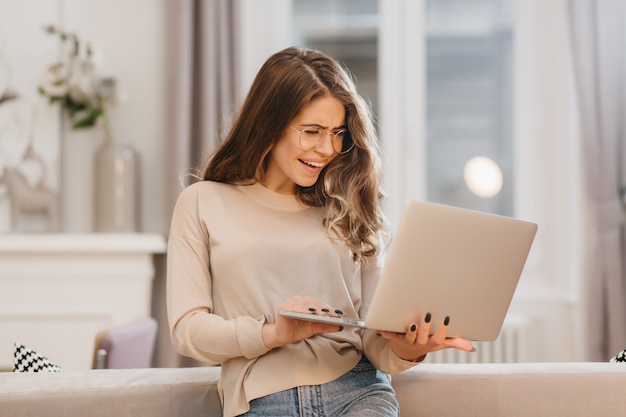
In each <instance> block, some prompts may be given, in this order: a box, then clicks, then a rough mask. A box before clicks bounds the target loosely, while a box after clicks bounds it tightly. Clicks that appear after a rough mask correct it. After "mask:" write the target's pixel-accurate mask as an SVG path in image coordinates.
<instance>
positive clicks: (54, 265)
mask: <svg viewBox="0 0 626 417" xmlns="http://www.w3.org/2000/svg"><path fill="white" fill-rule="evenodd" d="M165 251H166V242H165V238H164V237H163V236H162V235H159V234H143V233H130V234H108V233H94V234H68V233H62V234H4V235H0V370H1V369H11V368H12V366H13V345H14V343H15V342H21V343H23V344H25V345H27V346H28V347H30V348H32V349H34V350H36V351H37V352H39V353H41V354H43V355H44V356H46V357H48V359H50V360H52V361H53V362H55V363H57V364H58V365H59V366H61V367H62V368H64V369H72V370H80V369H89V368H90V367H91V361H92V355H93V349H94V342H95V337H96V335H97V333H98V332H99V331H100V330H102V329H104V328H106V327H109V326H114V325H118V324H124V323H128V322H131V321H133V320H135V319H137V318H139V317H144V316H149V315H150V313H151V299H152V282H153V279H154V272H155V270H154V255H156V254H163V253H165Z"/></svg>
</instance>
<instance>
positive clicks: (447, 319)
mask: <svg viewBox="0 0 626 417" xmlns="http://www.w3.org/2000/svg"><path fill="white" fill-rule="evenodd" d="M448 324H450V317H449V316H446V318H445V319H443V325H444V326H447V325H448Z"/></svg>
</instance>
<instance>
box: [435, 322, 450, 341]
mask: <svg viewBox="0 0 626 417" xmlns="http://www.w3.org/2000/svg"><path fill="white" fill-rule="evenodd" d="M448 326H450V317H449V316H446V317H445V318H444V319H443V321H442V322H441V325H440V326H439V328H438V329H437V331H436V332H435V334H434V335H433V341H434V342H435V343H436V344H438V345H440V344H442V343H444V342H445V341H446V336H447V334H448V329H449V327H448Z"/></svg>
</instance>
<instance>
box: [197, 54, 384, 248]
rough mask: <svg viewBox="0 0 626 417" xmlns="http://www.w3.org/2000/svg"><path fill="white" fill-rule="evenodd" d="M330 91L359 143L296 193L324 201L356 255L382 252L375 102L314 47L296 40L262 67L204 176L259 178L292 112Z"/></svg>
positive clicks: (333, 229)
mask: <svg viewBox="0 0 626 417" xmlns="http://www.w3.org/2000/svg"><path fill="white" fill-rule="evenodd" d="M325 96H332V97H335V98H337V99H338V100H339V101H340V102H342V103H343V105H344V106H345V112H346V121H345V123H346V126H347V129H348V131H349V135H348V139H349V140H351V141H352V142H354V148H353V149H352V150H351V151H350V152H348V153H346V154H340V155H337V157H336V158H335V159H334V160H333V161H332V162H331V163H330V164H329V165H328V166H327V167H325V168H324V169H323V170H322V172H321V174H320V176H319V178H318V180H317V182H316V183H315V184H314V185H313V186H311V187H300V186H298V187H297V190H296V197H297V198H298V199H299V200H300V201H301V202H303V203H304V204H307V205H309V206H312V207H323V208H324V209H325V226H326V228H327V231H328V235H329V237H331V238H334V239H339V240H341V241H343V242H345V244H346V245H347V246H348V248H350V250H351V251H352V252H353V254H354V258H355V260H362V259H364V258H365V257H368V256H372V255H375V254H377V253H378V251H379V246H380V242H379V241H378V236H379V234H380V232H381V231H382V230H383V224H384V215H383V212H382V209H381V207H380V201H381V199H382V197H383V192H382V189H381V163H380V156H379V148H378V142H377V137H376V131H375V128H374V125H373V121H372V120H373V116H372V113H371V109H370V107H369V106H368V105H367V103H366V102H365V101H364V100H363V98H362V97H361V96H360V95H359V94H358V93H357V92H356V87H355V84H354V80H353V79H352V76H351V75H350V73H349V72H348V71H347V70H346V69H345V68H344V67H343V66H342V65H341V64H339V63H338V62H337V61H336V60H334V59H333V58H331V57H329V56H328V55H325V54H324V53H322V52H320V51H316V50H312V49H304V48H296V47H290V48H287V49H284V50H282V51H280V52H277V53H276V54H274V55H272V56H271V57H270V58H269V59H268V60H267V61H266V62H265V64H264V65H263V66H262V67H261V69H260V70H259V72H258V74H257V76H256V78H255V80H254V82H253V84H252V86H251V88H250V92H249V93H248V95H247V97H246V99H245V101H244V103H243V105H242V107H241V109H240V110H239V112H238V114H237V115H235V118H234V122H233V125H232V127H231V129H230V131H229V132H228V134H227V136H226V137H225V139H224V141H223V142H222V143H221V145H220V146H219V147H218V149H217V150H216V151H215V153H214V155H213V157H212V158H211V159H210V160H209V162H208V165H207V166H206V169H205V170H204V176H203V179H205V180H212V181H218V182H225V183H231V184H242V183H253V182H258V181H261V180H262V179H263V177H264V174H265V169H266V166H267V160H268V155H269V154H270V152H271V150H272V148H273V146H274V145H275V144H276V142H277V141H278V140H279V139H280V137H281V135H282V132H283V131H284V130H285V129H286V128H287V126H288V125H289V123H290V122H291V120H293V119H294V118H295V117H296V116H297V115H298V113H299V112H300V111H301V110H302V109H303V108H304V107H305V106H307V105H309V104H310V103H311V102H312V101H314V100H316V99H318V98H321V97H325Z"/></svg>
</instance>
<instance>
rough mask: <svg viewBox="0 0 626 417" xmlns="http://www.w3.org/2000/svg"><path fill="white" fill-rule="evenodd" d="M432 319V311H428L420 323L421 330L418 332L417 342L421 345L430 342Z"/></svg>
mask: <svg viewBox="0 0 626 417" xmlns="http://www.w3.org/2000/svg"><path fill="white" fill-rule="evenodd" d="M431 319H432V315H431V314H430V313H426V315H425V316H424V320H423V322H422V324H421V325H420V329H419V332H418V333H417V343H419V344H420V345H426V344H427V343H428V338H429V337H430V327H431V322H430V321H431Z"/></svg>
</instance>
